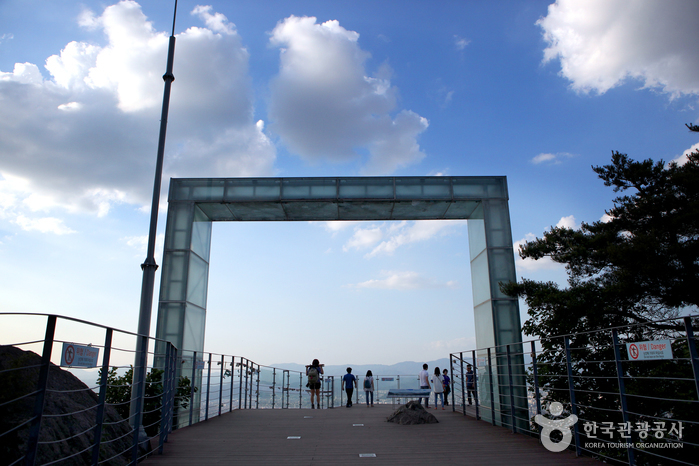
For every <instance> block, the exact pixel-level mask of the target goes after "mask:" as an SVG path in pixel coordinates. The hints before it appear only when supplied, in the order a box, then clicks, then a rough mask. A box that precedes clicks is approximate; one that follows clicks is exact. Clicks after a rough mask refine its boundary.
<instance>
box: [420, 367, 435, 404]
mask: <svg viewBox="0 0 699 466" xmlns="http://www.w3.org/2000/svg"><path fill="white" fill-rule="evenodd" d="M418 377H419V379H420V388H421V389H430V388H432V387H430V373H429V372H427V364H423V365H422V370H421V371H420V374H419V375H418ZM417 402H418V403H420V404H422V397H420V398H418V399H417ZM429 407H430V397H429V396H427V397H425V408H429Z"/></svg>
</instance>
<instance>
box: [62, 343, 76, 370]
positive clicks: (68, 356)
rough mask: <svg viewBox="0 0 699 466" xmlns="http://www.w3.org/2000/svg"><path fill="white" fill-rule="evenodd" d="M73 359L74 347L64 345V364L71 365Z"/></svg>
mask: <svg viewBox="0 0 699 466" xmlns="http://www.w3.org/2000/svg"><path fill="white" fill-rule="evenodd" d="M74 359H75V347H74V346H73V345H66V347H65V348H64V350H63V360H64V361H65V362H66V364H67V365H69V366H70V365H71V364H73V360H74Z"/></svg>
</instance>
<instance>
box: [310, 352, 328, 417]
mask: <svg viewBox="0 0 699 466" xmlns="http://www.w3.org/2000/svg"><path fill="white" fill-rule="evenodd" d="M323 365H324V364H321V363H320V362H319V361H318V360H317V359H314V360H313V362H312V363H311V365H309V366H306V376H307V377H308V384H307V385H306V386H307V387H308V388H309V389H310V390H311V409H315V407H316V406H315V404H313V395H314V394H315V396H316V403H317V404H318V409H320V376H321V375H322V374H323Z"/></svg>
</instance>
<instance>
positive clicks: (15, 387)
mask: <svg viewBox="0 0 699 466" xmlns="http://www.w3.org/2000/svg"><path fill="white" fill-rule="evenodd" d="M0 328H2V329H3V333H2V335H3V336H2V341H0V458H1V459H2V464H3V465H5V464H7V465H19V464H24V465H34V464H42V465H48V464H61V463H62V462H65V461H69V460H72V461H73V463H77V464H93V465H97V464H109V465H121V464H124V465H125V464H136V463H137V462H138V461H140V460H142V459H143V458H145V457H146V456H148V455H150V454H152V453H154V452H161V453H162V451H163V448H164V444H165V443H166V441H167V438H168V434H169V433H170V432H171V431H172V429H177V428H182V427H186V426H189V425H192V424H195V423H197V422H201V421H206V420H208V419H210V418H212V417H215V416H218V415H221V414H223V413H227V412H230V411H232V410H235V409H300V408H310V407H311V402H310V390H308V389H307V388H306V382H307V378H306V376H305V374H304V373H302V372H298V371H293V370H288V369H282V368H275V367H270V366H263V365H260V364H257V363H256V362H254V361H252V360H250V359H247V358H245V357H241V356H232V355H225V354H217V353H208V352H204V353H197V352H193V351H188V350H180V349H178V348H175V347H174V346H172V345H171V344H170V343H168V342H165V341H160V340H157V339H155V338H150V337H144V336H142V335H137V334H135V333H132V332H127V331H122V330H118V329H115V328H111V327H108V326H104V325H99V324H95V323H93V322H88V321H84V320H80V319H74V318H70V317H64V316H58V315H51V314H19V313H0ZM139 338H140V339H143V340H145V341H146V342H147V343H146V344H145V346H146V347H147V348H148V357H147V363H146V364H147V365H146V367H145V368H143V370H144V373H145V374H146V376H145V377H144V379H145V382H144V384H145V387H144V389H143V390H142V395H141V396H138V397H136V398H135V399H134V400H133V401H132V399H131V390H132V386H131V381H132V376H133V371H134V368H133V366H132V364H133V361H134V360H135V351H136V346H137V341H138V339H139ZM78 353H86V354H78ZM87 353H89V354H87ZM88 356H89V357H88ZM81 357H82V359H81ZM135 369H136V370H138V369H139V368H135ZM66 373H70V374H71V375H67V374H66ZM102 374H104V376H102ZM336 379H337V380H336ZM359 379H360V383H361V379H362V377H361V375H360V376H359ZM374 379H375V393H374V395H375V400H374V403H394V402H395V401H394V400H389V399H388V398H386V396H385V395H386V393H387V392H388V390H389V389H392V388H401V384H402V386H403V388H411V387H413V385H415V386H417V375H415V376H405V375H403V376H401V375H391V376H381V375H378V376H374ZM336 382H337V383H336ZM340 385H341V384H340V382H339V377H335V376H332V375H325V376H324V377H323V378H322V386H321V403H320V407H321V408H333V407H335V406H341V405H342V402H343V392H342V391H341V386H340ZM354 397H355V400H356V401H357V402H359V400H360V399H361V400H363V397H364V391H363V390H362V389H361V386H360V388H359V389H358V390H356V391H355V395H354ZM64 464H65V463H64Z"/></svg>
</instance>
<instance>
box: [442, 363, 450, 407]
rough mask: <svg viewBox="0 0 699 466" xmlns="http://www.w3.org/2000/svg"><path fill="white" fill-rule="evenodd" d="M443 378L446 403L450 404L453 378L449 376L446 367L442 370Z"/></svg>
mask: <svg viewBox="0 0 699 466" xmlns="http://www.w3.org/2000/svg"><path fill="white" fill-rule="evenodd" d="M442 380H444V404H445V405H447V406H449V393H451V379H450V378H449V371H448V370H446V369H444V370H443V371H442Z"/></svg>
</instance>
